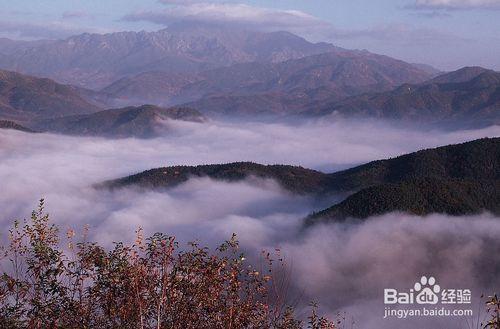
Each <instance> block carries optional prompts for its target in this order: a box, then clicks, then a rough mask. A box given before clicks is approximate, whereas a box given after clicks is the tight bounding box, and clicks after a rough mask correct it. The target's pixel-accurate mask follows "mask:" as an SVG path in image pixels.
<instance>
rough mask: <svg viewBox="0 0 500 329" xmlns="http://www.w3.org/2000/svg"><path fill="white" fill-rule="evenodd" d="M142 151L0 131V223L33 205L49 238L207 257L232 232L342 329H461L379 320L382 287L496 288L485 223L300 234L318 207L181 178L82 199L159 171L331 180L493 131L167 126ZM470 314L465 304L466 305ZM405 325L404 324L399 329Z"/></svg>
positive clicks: (258, 187) (493, 227)
mask: <svg viewBox="0 0 500 329" xmlns="http://www.w3.org/2000/svg"><path fill="white" fill-rule="evenodd" d="M169 127H170V128H171V129H170V130H171V133H170V134H168V135H166V136H163V137H159V138H155V139H148V140H144V139H135V138H128V139H116V140H112V139H102V138H90V137H69V136H60V135H53V134H27V133H22V132H18V131H12V130H0V184H1V187H0V210H1V211H0V225H1V227H2V233H3V234H4V237H5V233H6V232H7V229H8V227H9V226H10V225H11V223H12V221H13V220H14V219H20V218H25V217H28V216H29V214H30V213H31V210H32V209H33V208H34V207H35V206H36V204H37V200H38V199H40V198H42V197H43V198H45V199H46V205H47V210H48V212H49V213H50V214H51V216H52V219H53V220H54V221H55V222H56V223H58V224H59V225H60V226H61V227H62V229H63V230H64V229H69V228H72V229H77V230H78V229H80V228H82V227H83V226H84V225H85V224H89V225H90V229H91V234H92V237H93V239H95V240H96V241H98V242H100V243H103V244H105V245H108V246H110V245H111V243H112V242H113V241H123V240H124V241H125V242H131V241H133V238H134V231H135V230H136V229H137V228H138V227H142V228H144V230H145V231H146V233H149V234H151V233H153V232H156V231H162V232H166V233H169V234H172V235H175V236H177V238H178V240H180V241H183V242H187V241H193V240H196V239H197V240H199V241H200V242H201V243H202V244H204V245H209V246H215V245H217V244H219V243H220V242H222V241H224V240H226V239H227V238H229V237H230V236H231V234H232V233H237V234H238V238H239V240H240V241H241V244H242V246H243V248H244V249H245V250H246V252H247V253H248V254H249V255H250V256H249V257H250V258H252V257H253V256H252V255H257V254H258V253H259V252H260V251H261V250H262V249H270V250H274V248H280V249H281V252H282V253H283V254H284V255H285V259H286V263H287V271H289V275H290V291H291V295H294V296H295V297H296V298H298V301H299V304H306V303H307V302H309V301H311V300H315V301H318V302H320V304H321V306H322V310H323V311H324V312H325V313H328V314H330V315H335V314H336V312H337V311H340V310H343V311H346V312H347V313H348V314H349V316H350V317H352V318H353V319H354V320H355V322H356V324H355V326H354V327H355V328H402V327H404V328H422V325H423V323H425V325H426V326H430V327H436V328H437V327H439V328H457V327H458V328H461V327H464V328H467V325H466V322H465V319H462V318H458V319H449V318H448V319H446V318H445V319H443V318H437V319H413V320H383V319H382V316H383V312H384V305H383V303H382V300H383V289H384V288H392V287H394V288H400V289H409V288H411V286H412V285H413V283H414V282H415V281H416V280H417V279H418V278H419V277H420V276H421V275H433V276H435V277H436V278H437V279H438V280H439V282H440V284H441V285H442V286H448V287H455V288H457V289H458V288H464V289H465V288H467V289H472V290H473V294H474V296H475V297H478V296H479V295H481V294H482V293H485V294H487V293H490V292H493V291H494V290H495V289H496V290H498V288H499V287H500V254H499V253H498V250H500V239H498V237H499V236H500V221H499V219H498V218H495V217H494V216H492V215H489V214H482V215H478V216H467V217H461V218H453V217H448V216H443V215H432V216H428V217H426V218H420V217H414V216H409V215H405V214H388V215H384V216H380V217H377V218H371V219H369V220H367V221H365V222H363V223H343V224H329V225H321V226H317V227H313V228H311V229H308V230H304V229H303V225H302V223H303V222H302V219H303V218H304V217H305V216H307V214H309V213H310V212H311V211H313V210H318V209H320V208H321V207H322V206H323V205H319V204H318V203H317V201H316V200H312V199H311V198H308V197H303V196H294V195H291V194H290V193H288V192H286V191H283V190H282V189H281V188H280V187H279V186H278V185H277V184H276V183H275V182H273V181H271V180H265V181H255V180H249V181H242V182H237V183H226V182H216V181H213V180H210V179H208V178H198V179H192V180H189V181H188V182H187V183H185V184H182V185H180V186H178V187H176V188H173V189H171V190H169V191H163V192H159V191H140V190H136V189H122V190H116V191H104V190H95V189H94V188H92V185H93V184H95V183H99V182H102V181H103V180H106V179H112V178H118V177H122V176H125V175H129V174H132V173H136V172H140V171H142V170H146V169H151V168H155V167H161V166H170V165H180V164H186V165H197V164H209V163H227V162H232V161H255V162H259V163H263V164H276V163H280V164H293V165H301V166H304V167H309V168H313V169H318V170H323V171H328V172H329V171H334V170H339V169H343V168H347V167H351V166H353V165H356V164H360V163H364V162H368V161H371V160H375V159H381V158H387V157H394V156H397V155H400V154H404V153H408V152H412V151H416V150H419V149H422V148H429V147H435V146H440V145H446V144H451V143H458V142H463V141H467V140H473V139H477V138H481V137H488V136H489V137H492V136H500V127H498V126H497V127H490V128H485V129H481V130H468V131H453V132H450V131H440V130H436V129H434V130H425V131H419V130H412V129H408V128H403V127H401V128H398V127H395V126H391V125H388V124H385V123H381V122H349V121H344V122H337V123H331V122H330V123H327V122H323V123H322V122H316V123H308V124H300V125H299V124H297V125H286V124H268V123H246V124H242V123H223V122H209V123H205V124H194V123H179V122H177V123H172V122H171V123H169ZM475 303H476V304H475V308H477V303H479V301H477V299H475ZM402 321H404V322H402Z"/></svg>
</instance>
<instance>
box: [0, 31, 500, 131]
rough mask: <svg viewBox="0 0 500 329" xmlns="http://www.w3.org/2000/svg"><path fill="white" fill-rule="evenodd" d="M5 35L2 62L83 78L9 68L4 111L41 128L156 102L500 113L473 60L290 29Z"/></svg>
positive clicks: (394, 115)
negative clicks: (457, 62)
mask: <svg viewBox="0 0 500 329" xmlns="http://www.w3.org/2000/svg"><path fill="white" fill-rule="evenodd" d="M0 46H3V48H2V49H1V50H0V54H2V56H0V67H7V68H10V69H15V70H18V71H22V72H27V73H31V74H37V75H40V76H49V77H52V78H54V79H56V80H57V81H64V82H68V83H72V84H69V85H66V84H62V83H60V82H56V81H54V80H52V79H48V78H38V77H34V76H29V75H25V74H21V73H17V72H13V71H0V119H4V120H10V121H13V122H15V123H17V124H21V125H22V126H25V127H27V128H30V129H35V130H43V131H51V129H52V131H54V132H58V133H70V134H78V133H80V134H90V133H91V132H92V131H93V133H95V134H98V135H104V136H108V137H113V136H115V134H116V136H118V137H123V135H124V134H123V133H121V132H118V131H117V130H114V128H111V127H114V124H115V122H114V120H115V118H116V116H115V115H113V113H116V110H115V112H112V113H109V114H108V115H104V114H103V113H101V114H99V115H97V116H96V117H99V119H100V120H105V121H107V122H103V121H101V122H100V125H101V127H108V128H110V129H111V131H109V132H104V131H99V129H97V126H96V125H93V124H91V126H93V128H92V127H90V126H85V127H82V128H80V129H77V128H75V127H76V125H77V124H76V123H75V122H79V123H80V124H81V123H83V122H91V121H92V120H90V118H86V117H85V116H87V115H91V114H93V113H96V112H100V111H104V110H106V109H109V108H111V109H118V108H126V107H129V106H134V107H138V108H140V107H141V106H143V105H144V104H153V105H156V106H158V107H161V108H168V107H172V106H175V107H177V108H190V109H193V110H197V111H199V112H200V113H202V115H204V116H206V117H209V118H210V117H212V118H245V119H251V120H260V119H263V118H269V119H272V120H283V119H285V120H288V119H299V120H302V119H311V118H317V117H326V118H333V119H335V118H338V117H341V118H344V117H347V118H360V117H361V118H380V119H384V120H396V121H403V122H406V123H410V124H417V125H423V124H437V125H439V126H440V127H442V126H446V127H450V128H460V129H461V128H471V127H484V126H489V125H495V124H499V123H500V111H499V108H500V98H499V97H500V96H499V95H500V73H498V72H495V71H491V70H487V69H484V68H480V67H466V68H463V69H460V70H457V71H454V72H448V73H444V74H439V72H437V71H436V70H434V69H432V68H429V67H427V66H425V65H421V64H410V63H406V62H403V61H400V60H397V59H393V58H390V57H387V56H383V55H377V54H373V53H370V52H368V51H362V50H346V49H342V48H339V47H335V46H333V45H331V44H327V43H311V42H308V41H306V40H305V39H303V38H300V37H298V36H295V35H293V34H291V33H288V32H273V33H263V32H252V31H245V30H238V29H235V30H234V31H233V30H231V31H229V30H227V29H225V28H221V27H217V26H204V25H194V26H186V25H183V24H176V25H173V26H171V27H169V28H167V29H164V30H161V31H158V32H120V33H111V34H104V35H99V34H83V35H79V36H74V37H70V38H68V39H65V40H56V41H43V40H42V41H33V42H28V41H22V42H21V41H19V42H18V41H12V40H8V39H0ZM82 86H87V87H89V86H90V87H92V88H83V87H82ZM146 112H148V111H146ZM158 114H159V115H160V116H161V115H162V114H161V113H159V112H158V111H156V112H155V111H152V112H151V115H150V118H152V117H154V116H155V115H158ZM77 116H83V117H80V118H79V119H78V120H77V119H76V117H77ZM62 117H68V118H65V119H61V118H62ZM96 117H94V118H96ZM56 118H59V119H58V120H55V119H56ZM83 118H86V119H85V120H83ZM75 120H77V121H75ZM49 121H52V123H50V124H49V123H48V122H49ZM94 122H97V121H94ZM133 122H134V126H133V127H134V128H133V129H132V130H133V131H132V132H131V133H130V134H129V135H131V136H136V135H140V136H147V135H148V134H146V133H145V131H146V130H147V129H153V130H155V128H153V126H155V125H154V124H153V123H152V122H153V120H151V119H150V120H134V121H133ZM141 126H142V127H141ZM94 128H95V129H97V130H93V129H94ZM102 129H104V128H102ZM140 131H143V132H140ZM125 135H126V134H125ZM149 135H150V136H153V135H155V133H154V132H152V133H151V134H149Z"/></svg>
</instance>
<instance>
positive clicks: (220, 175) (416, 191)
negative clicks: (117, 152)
mask: <svg viewBox="0 0 500 329" xmlns="http://www.w3.org/2000/svg"><path fill="white" fill-rule="evenodd" d="M498 168H500V138H491V139H488V138H485V139H480V140H475V141H471V142H467V143H463V144H457V145H448V146H444V147H439V148H435V149H428V150H422V151H418V152H414V153H410V154H407V155H403V156H399V157H396V158H392V159H386V160H378V161H373V162H370V163H367V164H365V165H361V166H358V167H354V168H352V169H348V170H344V171H340V172H336V173H331V174H325V173H322V172H319V171H315V170H311V169H306V168H302V167H295V166H285V165H260V164H255V163H248V162H239V163H230V164H220V165H201V166H194V167H193V166H176V167H164V168H157V169H152V170H148V171H144V172H142V173H138V174H135V175H132V176H127V177H123V178H120V179H116V180H111V181H107V182H104V183H102V184H99V185H98V187H99V188H111V189H120V188H125V187H137V188H143V189H157V190H158V189H160V190H161V189H168V188H172V187H174V186H177V185H179V184H182V183H184V182H186V181H187V180H189V179H190V178H194V177H209V178H211V179H214V180H221V181H228V182H234V181H241V180H245V179H248V178H251V177H257V178H261V179H273V180H275V181H276V182H277V183H278V184H279V185H280V186H281V187H282V188H283V189H285V190H287V191H289V192H291V193H296V194H303V195H306V194H309V195H313V196H316V197H327V196H328V195H347V198H346V199H345V200H343V201H342V202H340V203H338V204H336V205H333V206H332V207H330V208H328V209H325V210H323V211H319V212H316V213H314V214H313V215H311V216H310V217H308V218H307V223H309V224H311V223H315V222H322V221H328V220H342V219H345V218H350V217H352V218H367V217H370V216H373V215H379V214H383V213H387V212H393V211H404V212H409V213H413V214H418V215H425V214H429V213H434V212H436V213H447V214H450V215H460V214H469V213H478V212H481V211H484V210H488V211H492V212H495V213H498V212H500V188H499V187H500V185H499V184H500V171H499V170H498Z"/></svg>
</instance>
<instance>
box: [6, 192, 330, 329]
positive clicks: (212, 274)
mask: <svg viewBox="0 0 500 329" xmlns="http://www.w3.org/2000/svg"><path fill="white" fill-rule="evenodd" d="M58 236H59V232H58V228H57V227H56V226H54V225H53V224H51V223H50V221H49V216H48V215H47V214H45V212H44V204H43V200H42V201H41V202H40V205H39V208H38V210H37V211H34V212H33V214H32V217H31V220H30V221H24V223H23V224H21V223H19V222H16V223H15V225H14V227H13V229H11V230H10V231H9V237H10V244H9V245H8V246H7V247H6V248H5V250H3V251H2V259H1V260H0V266H2V273H3V274H2V276H1V277H0V325H1V328H186V329H189V328H193V329H200V328H210V329H217V328H234V329H237V328H275V329H294V328H303V327H305V326H307V327H308V328H312V329H327V328H335V325H334V323H332V322H331V321H329V320H327V319H326V318H323V317H321V316H319V315H318V314H317V308H316V306H314V305H313V306H312V311H311V314H310V316H309V317H308V321H307V323H303V322H302V321H300V320H298V319H297V317H296V316H295V315H294V311H293V308H291V307H289V306H287V305H286V303H285V301H284V297H283V296H284V295H283V294H281V292H280V289H282V288H283V287H284V286H285V284H284V283H283V282H280V279H278V276H277V275H275V271H274V270H273V267H274V265H273V260H272V259H271V258H270V257H269V255H268V254H264V261H263V264H265V265H262V270H261V271H257V270H256V269H255V268H254V267H251V266H248V264H246V263H245V258H244V257H243V256H242V255H241V254H239V252H238V243H237V241H236V240H235V239H234V237H233V239H231V240H230V241H226V242H225V243H224V244H222V245H221V246H220V247H219V248H217V250H216V251H215V252H210V251H209V250H208V249H207V248H203V247H200V246H199V245H198V244H196V243H191V244H190V247H189V248H188V250H182V249H180V248H179V247H178V244H177V243H176V241H175V238H174V237H170V236H167V235H164V234H160V233H157V234H155V235H153V236H152V237H150V238H148V239H144V238H143V236H142V231H141V230H139V231H138V232H137V240H136V241H135V243H134V244H132V245H130V246H128V245H125V244H123V243H116V244H115V246H114V248H113V249H112V250H110V251H107V250H105V249H104V248H103V247H101V246H99V245H98V244H96V243H93V242H88V241H87V234H86V233H84V235H83V238H82V240H81V241H75V233H74V232H73V231H69V232H68V233H67V239H68V240H67V241H68V245H67V246H66V247H65V248H61V246H60V241H59V238H58Z"/></svg>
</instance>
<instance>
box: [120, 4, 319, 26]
mask: <svg viewBox="0 0 500 329" xmlns="http://www.w3.org/2000/svg"><path fill="white" fill-rule="evenodd" d="M163 2H164V3H169V4H175V5H174V6H168V7H167V8H165V9H164V10H163V11H142V12H137V13H134V14H130V15H127V16H126V17H125V18H124V19H125V20H129V21H150V22H153V23H157V24H163V25H169V24H172V23H175V22H178V21H188V22H202V23H219V24H221V23H233V24H240V25H243V26H252V27H265V28H270V29H291V28H297V27H303V28H306V27H313V26H314V27H317V26H318V25H320V26H323V27H326V26H328V25H329V24H328V23H327V22H325V21H322V20H320V19H318V18H316V17H314V16H312V15H309V14H307V13H304V12H302V11H299V10H276V9H269V8H263V7H255V6H250V5H247V4H241V3H207V2H182V3H181V2H177V1H163Z"/></svg>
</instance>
